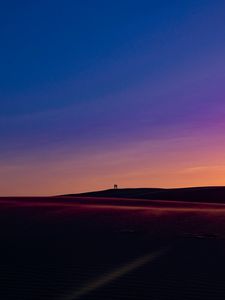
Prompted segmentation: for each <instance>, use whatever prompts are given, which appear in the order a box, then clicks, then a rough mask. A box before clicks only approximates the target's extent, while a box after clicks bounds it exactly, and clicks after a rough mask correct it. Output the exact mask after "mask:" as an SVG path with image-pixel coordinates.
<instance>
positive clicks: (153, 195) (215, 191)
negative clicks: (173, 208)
mask: <svg viewBox="0 0 225 300" xmlns="http://www.w3.org/2000/svg"><path fill="white" fill-rule="evenodd" d="M62 196H63V197H73V196H79V197H107V198H130V199H132V198H133V199H146V200H176V201H194V202H210V203H225V186H202V187H184V188H118V189H108V190H100V191H94V192H86V193H77V194H66V195H62Z"/></svg>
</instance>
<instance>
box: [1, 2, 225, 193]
mask: <svg viewBox="0 0 225 300" xmlns="http://www.w3.org/2000/svg"><path fill="white" fill-rule="evenodd" d="M0 45H1V46H0V195H2V196H9V195H58V194H64V193H76V192H83V191H90V190H98V189H106V188H111V187H113V185H114V184H118V186H119V187H181V186H182V187H183V186H201V185H225V155H224V152H225V134H224V133H225V55H224V53H225V1H224V0H223V1H220V0H215V1H212V0H187V1H178V0H177V1H174V0H170V1H169V0H168V1H166V0H157V1H156V0H155V1H153V0H152V1H151V0H148V1H145V0H139V1H137V0H135V1H134V0H120V1H119V0H114V1H103V0H95V1H92V0H75V1H74V0H40V1H30V0H21V1H16V0H9V1H1V2H0Z"/></svg>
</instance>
